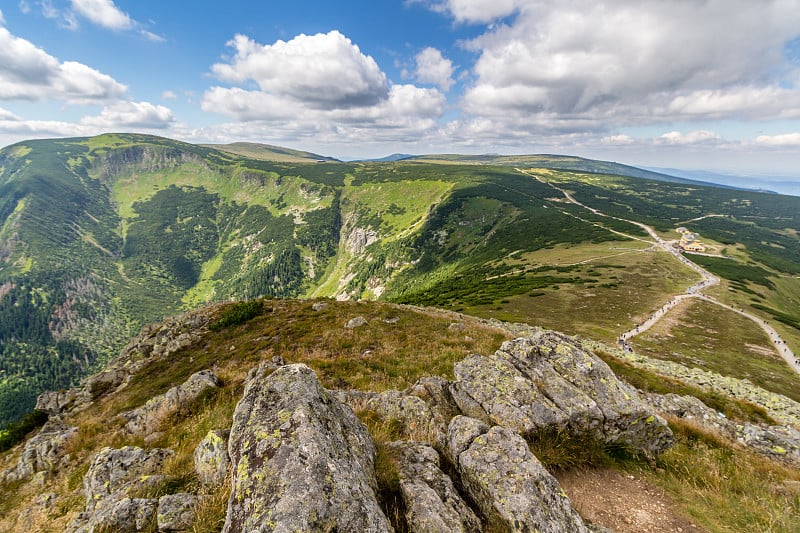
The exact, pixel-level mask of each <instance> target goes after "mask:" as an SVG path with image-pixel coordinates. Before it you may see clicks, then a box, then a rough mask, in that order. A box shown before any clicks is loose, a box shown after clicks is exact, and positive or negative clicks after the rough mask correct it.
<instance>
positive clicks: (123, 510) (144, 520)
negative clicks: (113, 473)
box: [79, 498, 158, 533]
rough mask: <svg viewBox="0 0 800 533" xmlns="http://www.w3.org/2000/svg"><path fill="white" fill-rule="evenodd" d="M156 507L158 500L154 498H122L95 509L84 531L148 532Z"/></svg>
mask: <svg viewBox="0 0 800 533" xmlns="http://www.w3.org/2000/svg"><path fill="white" fill-rule="evenodd" d="M157 505H158V500H156V499H154V498H122V499H120V500H117V501H115V502H113V503H112V504H110V505H108V506H105V507H102V508H99V509H97V511H96V512H95V513H94V515H93V517H92V519H91V520H90V521H89V524H88V525H87V526H86V529H85V531H87V532H95V531H114V532H115V533H136V532H138V531H146V530H150V527H151V525H152V523H153V519H154V518H155V514H156V506H157ZM79 531H81V530H79Z"/></svg>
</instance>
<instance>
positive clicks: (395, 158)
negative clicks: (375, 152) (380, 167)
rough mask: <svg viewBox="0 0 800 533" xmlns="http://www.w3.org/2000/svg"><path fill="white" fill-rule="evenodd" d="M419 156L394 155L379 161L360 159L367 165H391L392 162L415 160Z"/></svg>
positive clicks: (378, 159) (381, 158)
mask: <svg viewBox="0 0 800 533" xmlns="http://www.w3.org/2000/svg"><path fill="white" fill-rule="evenodd" d="M415 157H417V156H415V155H411V154H392V155H387V156H385V157H380V158H377V159H359V160H358V161H363V162H365V163H368V162H369V163H391V162H392V161H403V160H405V159H413V158H415Z"/></svg>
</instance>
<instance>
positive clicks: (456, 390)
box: [450, 331, 673, 457]
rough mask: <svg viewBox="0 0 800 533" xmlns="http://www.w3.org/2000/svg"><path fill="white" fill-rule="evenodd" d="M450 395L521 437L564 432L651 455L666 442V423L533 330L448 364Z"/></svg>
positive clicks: (589, 360) (610, 378) (580, 355)
mask: <svg viewBox="0 0 800 533" xmlns="http://www.w3.org/2000/svg"><path fill="white" fill-rule="evenodd" d="M454 374H455V380H454V382H453V383H452V385H451V387H450V390H451V392H452V395H453V398H454V400H455V402H456V403H457V404H458V407H459V408H460V410H461V411H462V412H463V413H464V414H465V415H468V416H471V417H474V418H478V419H480V420H483V421H484V422H486V423H487V424H489V425H500V426H504V427H509V428H513V429H515V430H516V431H517V432H518V433H520V434H521V435H524V436H528V435H535V434H536V433H537V432H538V431H542V430H546V431H550V430H556V431H565V432H566V433H567V434H568V435H571V436H573V437H576V438H590V439H593V440H599V441H600V442H602V443H603V444H605V445H611V446H622V447H625V448H627V449H629V450H630V451H633V452H635V453H642V454H644V455H645V456H648V457H651V456H655V455H657V454H659V453H661V452H663V451H664V450H665V449H666V448H668V447H669V446H670V445H671V444H672V442H673V436H672V432H671V431H670V430H669V427H668V426H667V423H666V421H665V420H664V419H663V418H661V417H660V416H658V415H657V414H656V413H655V411H654V410H653V409H652V408H651V407H650V406H649V405H647V404H646V403H645V402H644V401H643V400H642V399H641V397H640V396H639V393H638V392H637V391H636V390H635V389H634V388H633V387H631V386H629V385H626V384H625V383H623V382H621V381H620V380H619V379H617V377H616V376H615V375H614V373H613V372H612V371H611V369H610V368H609V367H608V365H606V364H605V363H604V362H603V361H602V360H600V359H599V358H598V357H596V356H595V355H594V354H592V353H590V352H588V351H586V350H584V349H582V348H581V346H580V345H578V344H577V343H576V342H575V341H573V340H572V339H570V338H569V337H567V336H565V335H561V334H558V333H554V332H544V331H543V332H539V333H535V334H534V336H532V337H522V338H518V339H515V340H512V341H507V342H505V343H503V345H502V346H501V348H500V350H498V351H497V352H496V353H495V354H494V355H492V356H490V357H483V356H480V355H473V356H470V357H467V358H466V359H464V360H463V361H461V362H459V363H458V364H456V366H455V368H454Z"/></svg>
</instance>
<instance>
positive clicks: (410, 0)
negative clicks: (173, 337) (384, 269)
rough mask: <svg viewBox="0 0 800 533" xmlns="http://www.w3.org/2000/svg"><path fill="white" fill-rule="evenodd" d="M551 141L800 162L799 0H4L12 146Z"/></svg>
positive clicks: (611, 156) (2, 60) (431, 149)
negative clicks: (61, 142) (146, 139)
mask: <svg viewBox="0 0 800 533" xmlns="http://www.w3.org/2000/svg"><path fill="white" fill-rule="evenodd" d="M104 132H142V133H152V134H156V135H162V136H165V137H171V138H176V139H180V140H184V141H188V142H194V143H228V142H235V141H249V142H260V143H266V144H275V145H280V146H285V147H289V148H296V149H301V150H308V151H312V152H315V153H319V154H322V155H327V156H333V157H337V158H340V159H355V158H369V157H381V156H385V155H388V154H392V153H410V154H424V153H442V152H448V153H465V154H486V153H502V154H531V153H557V154H568V155H579V156H583V157H590V158H596V159H603V160H609V161H617V162H621V163H626V164H631V165H636V166H651V167H669V168H685V169H704V170H712V171H716V172H727V173H732V174H751V175H762V176H772V177H776V176H777V177H781V176H786V177H794V178H797V177H800V0H758V1H755V0H611V1H607V0H379V1H376V0H347V1H336V2H332V1H330V0H324V1H310V0H292V1H288V2H287V1H276V0H273V1H268V0H265V1H259V2H256V1H241V0H227V1H225V2H220V1H209V0H193V1H191V2H188V1H187V2H178V1H174V0H172V1H164V0H157V1H156V0H136V1H134V0H1V1H0V146H5V145H8V144H12V143H14V142H18V141H22V140H26V139H31V138H51V137H74V136H89V135H95V134H99V133H104Z"/></svg>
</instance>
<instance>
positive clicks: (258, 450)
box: [223, 364, 392, 533]
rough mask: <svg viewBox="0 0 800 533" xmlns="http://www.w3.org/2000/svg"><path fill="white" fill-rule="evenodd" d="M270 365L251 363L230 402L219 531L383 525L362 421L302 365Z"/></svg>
mask: <svg viewBox="0 0 800 533" xmlns="http://www.w3.org/2000/svg"><path fill="white" fill-rule="evenodd" d="M270 372H272V371H271V370H270V369H268V368H266V367H265V366H264V365H261V366H259V367H258V368H257V369H254V370H253V371H251V372H250V374H249V376H248V379H247V383H246V386H245V391H244V395H243V397H242V399H241V401H240V402H239V404H238V405H237V406H236V411H235V413H234V420H233V427H232V428H231V435H230V439H229V441H228V450H229V453H230V457H231V460H232V462H233V472H234V478H233V487H232V491H231V497H230V500H229V501H228V513H227V518H226V521H225V527H224V529H223V531H224V532H225V533H233V532H242V531H248V532H249V531H334V530H338V531H341V532H345V531H348V532H349V531H352V532H356V531H365V532H381V531H391V530H392V528H391V526H390V525H389V522H388V520H387V519H386V517H385V516H384V515H383V513H382V512H381V510H380V508H379V506H378V503H377V500H376V496H375V491H376V481H375V472H374V454H375V450H374V445H373V444H372V440H371V439H370V436H369V432H368V431H367V429H366V427H365V426H364V425H363V424H362V423H361V422H360V421H359V420H358V418H356V416H355V414H353V412H352V410H350V409H349V408H348V407H346V406H344V405H342V404H341V403H339V402H338V401H336V400H335V399H334V398H332V397H331V395H329V394H328V393H327V392H326V391H325V390H324V389H323V388H322V386H321V385H320V384H319V381H318V380H317V378H316V375H315V374H314V372H313V371H312V370H311V369H310V368H308V367H307V366H305V365H302V364H293V365H287V366H283V367H281V368H279V369H277V370H275V371H274V372H272V373H271V375H268V374H269V373H270Z"/></svg>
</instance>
